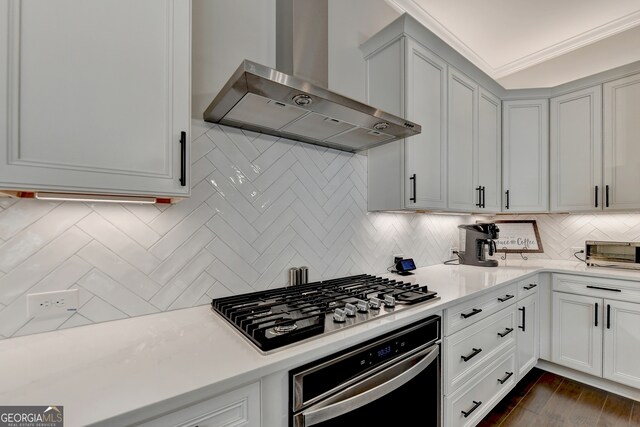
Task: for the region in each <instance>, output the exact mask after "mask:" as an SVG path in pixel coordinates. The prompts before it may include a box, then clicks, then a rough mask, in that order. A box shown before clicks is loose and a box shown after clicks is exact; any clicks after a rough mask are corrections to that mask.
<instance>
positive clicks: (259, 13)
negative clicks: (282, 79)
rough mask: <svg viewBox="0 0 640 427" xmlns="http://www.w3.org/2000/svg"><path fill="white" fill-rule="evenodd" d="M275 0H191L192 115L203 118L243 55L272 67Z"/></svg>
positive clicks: (274, 61)
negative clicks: (203, 114)
mask: <svg viewBox="0 0 640 427" xmlns="http://www.w3.org/2000/svg"><path fill="white" fill-rule="evenodd" d="M275 4H276V2H275V0H193V6H192V7H193V18H192V20H193V24H192V25H193V27H192V39H193V47H192V68H193V73H192V94H193V97H192V99H191V110H192V115H193V117H194V118H199V119H200V118H202V113H203V112H204V110H205V109H206V108H207V107H208V106H209V104H210V103H211V101H213V98H214V97H215V95H216V94H217V93H218V91H219V90H220V89H221V88H222V86H223V85H224V84H225V83H226V81H227V80H228V79H229V77H230V76H231V74H232V73H233V72H234V71H235V70H236V68H238V66H239V65H240V62H241V61H242V60H243V59H250V60H252V61H255V62H258V63H260V64H263V65H267V66H269V67H275V65H276V48H275V43H276V33H275V28H276V12H275V7H276V6H275Z"/></svg>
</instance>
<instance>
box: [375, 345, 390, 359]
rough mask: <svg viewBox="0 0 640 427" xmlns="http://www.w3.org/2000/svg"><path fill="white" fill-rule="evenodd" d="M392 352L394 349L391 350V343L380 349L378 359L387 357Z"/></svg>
mask: <svg viewBox="0 0 640 427" xmlns="http://www.w3.org/2000/svg"><path fill="white" fill-rule="evenodd" d="M391 353H392V351H391V346H390V345H388V346H386V347H383V348H381V349H380V350H378V359H384V358H385V357H388V356H390V355H391Z"/></svg>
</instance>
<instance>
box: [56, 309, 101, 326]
mask: <svg viewBox="0 0 640 427" xmlns="http://www.w3.org/2000/svg"><path fill="white" fill-rule="evenodd" d="M91 323H93V322H92V321H91V320H89V319H87V318H86V317H83V316H82V315H81V314H79V313H75V314H74V315H73V316H71V317H70V318H69V319H68V320H67V321H66V322H64V323H63V324H62V325H60V327H59V328H58V329H68V328H75V327H77V326H84V325H90V324H91Z"/></svg>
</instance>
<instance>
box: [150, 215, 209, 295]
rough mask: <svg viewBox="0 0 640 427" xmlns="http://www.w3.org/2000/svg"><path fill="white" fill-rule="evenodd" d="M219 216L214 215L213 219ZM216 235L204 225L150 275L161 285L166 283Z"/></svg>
mask: <svg viewBox="0 0 640 427" xmlns="http://www.w3.org/2000/svg"><path fill="white" fill-rule="evenodd" d="M215 218H218V216H217V215H216V216H214V217H213V219H212V221H213V220H214V219H215ZM214 237H215V235H214V234H213V233H212V232H211V230H209V229H208V228H207V227H205V226H203V227H200V229H198V231H196V232H195V233H193V235H192V236H191V237H190V238H189V239H188V240H187V241H186V242H184V243H183V244H182V245H181V246H180V247H179V248H178V249H176V251H175V252H174V253H173V254H171V255H170V256H169V257H168V258H167V259H165V260H164V261H162V264H160V266H159V267H158V268H156V269H155V270H154V271H153V272H152V273H151V275H150V276H149V277H151V278H152V279H153V280H155V281H156V282H158V283H160V284H161V285H164V284H166V283H167V282H168V281H169V280H170V279H171V278H172V277H173V276H175V275H176V273H177V272H178V271H180V270H181V269H182V267H184V266H185V265H186V264H187V263H188V262H189V261H191V260H192V259H193V257H195V256H196V255H197V254H198V253H199V252H200V251H201V250H202V249H204V247H205V246H207V245H208V244H209V242H210V241H211V240H213V238H214Z"/></svg>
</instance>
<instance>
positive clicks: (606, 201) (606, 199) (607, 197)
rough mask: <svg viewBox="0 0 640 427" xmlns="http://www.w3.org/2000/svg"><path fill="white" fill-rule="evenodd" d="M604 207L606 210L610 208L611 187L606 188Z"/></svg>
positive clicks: (606, 186)
mask: <svg viewBox="0 0 640 427" xmlns="http://www.w3.org/2000/svg"><path fill="white" fill-rule="evenodd" d="M604 207H605V208H608V207H609V186H608V185H605V186H604Z"/></svg>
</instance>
